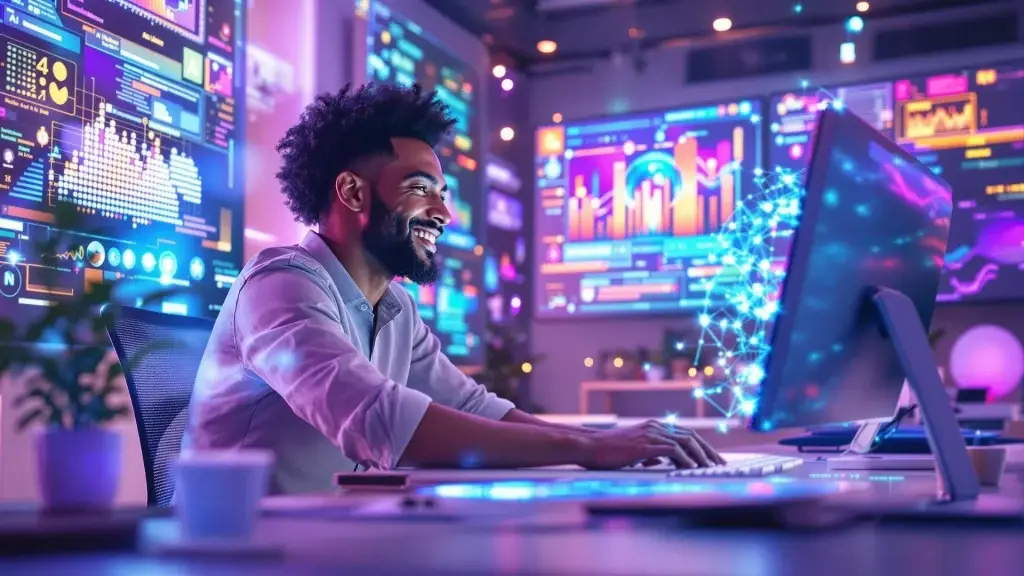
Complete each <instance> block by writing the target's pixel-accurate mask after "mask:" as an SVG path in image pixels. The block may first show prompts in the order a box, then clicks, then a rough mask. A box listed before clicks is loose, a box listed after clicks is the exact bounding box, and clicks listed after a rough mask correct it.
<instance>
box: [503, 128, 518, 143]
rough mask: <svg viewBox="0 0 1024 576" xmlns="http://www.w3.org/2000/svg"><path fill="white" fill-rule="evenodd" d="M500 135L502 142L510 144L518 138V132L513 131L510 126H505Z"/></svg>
mask: <svg viewBox="0 0 1024 576" xmlns="http://www.w3.org/2000/svg"><path fill="white" fill-rule="evenodd" d="M499 135H500V136H501V139H502V140H504V141H505V142H508V141H510V140H512V139H513V138H515V137H516V131H515V130H513V129H512V128H511V127H510V126H505V127H504V128H502V129H501V132H500V133H499Z"/></svg>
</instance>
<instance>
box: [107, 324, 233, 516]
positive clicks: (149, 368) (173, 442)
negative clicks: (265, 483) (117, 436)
mask: <svg viewBox="0 0 1024 576" xmlns="http://www.w3.org/2000/svg"><path fill="white" fill-rule="evenodd" d="M102 314H103V318H104V323H105V325H106V328H107V334H108V335H109V336H110V342H111V344H113V346H114V350H115V351H116V352H117V358H118V360H119V361H120V362H121V368H122V369H123V371H124V376H125V381H126V382H127V384H128V393H129V394H130V395H131V400H132V410H133V411H134V412H135V423H136V426H137V427H138V429H139V440H140V442H141V445H142V462H143V465H144V466H145V468H146V492H147V496H148V500H149V505H150V506H167V505H169V504H170V503H171V499H172V498H173V496H174V477H173V470H172V469H171V465H172V463H173V462H174V460H175V458H177V456H178V454H179V452H180V451H181V440H182V436H183V435H184V433H185V425H186V422H187V420H188V404H189V400H190V399H191V397H192V386H193V384H194V383H195V380H196V374H197V373H198V372H199V363H200V361H201V360H202V358H203V353H204V352H205V350H206V344H207V342H208V341H209V340H210V334H211V332H212V331H213V322H212V321H210V320H206V319H204V318H190V317H185V316H175V315H171V314H161V313H159V312H153V311H151V310H142V309H139V308H127V307H122V306H107V307H105V308H104V309H103V312H102Z"/></svg>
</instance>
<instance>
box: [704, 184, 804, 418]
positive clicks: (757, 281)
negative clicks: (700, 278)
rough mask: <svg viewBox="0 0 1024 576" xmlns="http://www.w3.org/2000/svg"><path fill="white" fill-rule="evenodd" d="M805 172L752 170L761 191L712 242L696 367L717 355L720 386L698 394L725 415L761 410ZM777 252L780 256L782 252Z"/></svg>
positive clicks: (740, 207) (742, 205)
mask: <svg viewBox="0 0 1024 576" xmlns="http://www.w3.org/2000/svg"><path fill="white" fill-rule="evenodd" d="M802 180H803V178H802V174H800V173H794V172H790V171H787V170H784V169H782V168H776V169H775V170H774V171H772V172H771V173H768V174H765V173H762V172H757V173H755V178H754V181H755V182H756V183H757V190H755V192H754V193H752V194H750V195H748V196H747V197H745V198H744V199H743V200H742V201H741V202H740V203H739V205H738V206H737V207H736V211H735V212H734V213H733V216H732V218H731V219H730V220H729V222H727V223H726V225H725V226H724V227H723V228H722V231H721V232H719V233H718V234H717V235H716V237H715V246H716V248H717V250H716V251H715V252H714V253H713V254H712V255H711V256H710V260H711V261H712V263H714V264H717V265H719V267H720V268H719V270H718V272H717V273H716V274H715V275H714V276H712V277H710V278H709V279H708V280H707V281H706V282H707V285H706V286H705V288H706V290H707V293H708V294H713V295H715V297H714V298H709V299H708V300H707V301H708V302H725V303H726V304H724V305H717V304H715V305H712V304H708V305H706V306H705V308H704V310H703V312H702V313H701V314H700V316H699V317H698V323H699V324H700V326H701V336H700V340H699V342H698V346H697V349H696V359H695V362H694V363H695V364H697V363H698V361H699V359H700V358H702V357H705V355H706V354H707V353H708V352H714V351H717V359H716V360H715V364H717V365H718V366H720V368H721V369H720V370H718V371H717V372H718V373H719V374H720V375H722V381H721V382H720V383H718V384H715V385H710V386H707V385H706V386H705V387H704V388H703V389H701V390H700V394H701V397H702V398H703V399H704V401H705V402H706V403H708V404H710V405H711V406H714V407H715V408H716V409H717V410H718V411H720V412H721V413H722V414H723V415H724V416H726V417H730V418H731V417H734V416H749V415H750V414H752V413H753V411H754V408H755V407H756V405H757V404H756V398H757V390H758V388H759V387H760V383H761V380H762V379H763V378H764V369H763V366H764V362H765V360H766V358H767V354H768V352H769V350H770V347H769V344H770V338H769V335H768V330H769V327H770V325H771V322H772V320H773V318H774V317H775V315H776V314H777V313H778V302H777V300H776V298H777V296H778V292H779V290H780V288H781V286H782V280H783V277H784V274H785V269H784V268H783V266H782V259H783V258H784V257H785V256H786V253H785V252H784V250H785V248H784V245H788V241H789V236H791V235H792V233H793V230H794V229H795V228H796V225H797V223H798V220H799V216H800V197H801V196H802V195H803V188H802ZM777 250H778V253H777Z"/></svg>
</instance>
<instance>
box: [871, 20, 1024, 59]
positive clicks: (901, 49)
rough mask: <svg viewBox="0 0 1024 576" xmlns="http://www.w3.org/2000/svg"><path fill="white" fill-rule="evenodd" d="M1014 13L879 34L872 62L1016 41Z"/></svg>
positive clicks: (1016, 22) (1016, 32)
mask: <svg viewBox="0 0 1024 576" xmlns="http://www.w3.org/2000/svg"><path fill="white" fill-rule="evenodd" d="M1018 26H1019V22H1018V19H1017V14H1016V13H1015V12H1002V13H998V14H991V15H988V16H981V17H979V18H973V19H971V20H960V21H957V22H947V23H943V24H933V25H930V26H919V27H915V28H900V29H897V30H883V31H881V32H879V33H878V34H876V35H875V60H876V61H880V60H895V59H897V58H908V57H911V56H925V55H928V54H938V53H941V52H951V51H954V50H965V49H968V48H981V47H984V46H998V45H1000V44H1013V43H1015V42H1017V41H1018V38H1019V30H1018Z"/></svg>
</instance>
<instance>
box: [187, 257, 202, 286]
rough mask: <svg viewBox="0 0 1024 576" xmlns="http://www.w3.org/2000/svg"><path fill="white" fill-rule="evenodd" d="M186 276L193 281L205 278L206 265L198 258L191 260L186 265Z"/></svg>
mask: <svg viewBox="0 0 1024 576" xmlns="http://www.w3.org/2000/svg"><path fill="white" fill-rule="evenodd" d="M188 275H189V276H191V277H192V279H193V280H196V281H199V280H202V279H203V278H204V277H205V276H206V263H204V262H203V259H202V258H200V257H199V256H196V257H194V258H192V261H191V262H189V263H188Z"/></svg>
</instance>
